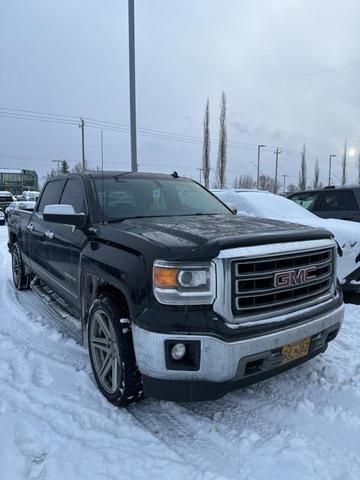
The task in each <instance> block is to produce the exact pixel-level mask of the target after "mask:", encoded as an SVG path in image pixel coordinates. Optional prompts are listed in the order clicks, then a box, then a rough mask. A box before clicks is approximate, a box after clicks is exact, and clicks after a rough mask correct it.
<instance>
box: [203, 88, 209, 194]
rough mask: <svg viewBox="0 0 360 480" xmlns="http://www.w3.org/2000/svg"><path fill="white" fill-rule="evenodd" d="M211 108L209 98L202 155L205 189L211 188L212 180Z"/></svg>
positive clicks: (205, 116)
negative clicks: (210, 179) (210, 181)
mask: <svg viewBox="0 0 360 480" xmlns="http://www.w3.org/2000/svg"><path fill="white" fill-rule="evenodd" d="M209 121H210V107H209V98H208V99H207V102H206V108H205V115H204V140H203V155H202V169H203V172H204V181H205V187H206V188H209V178H210V127H209Z"/></svg>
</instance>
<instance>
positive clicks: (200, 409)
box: [0, 227, 360, 480]
mask: <svg viewBox="0 0 360 480" xmlns="http://www.w3.org/2000/svg"><path fill="white" fill-rule="evenodd" d="M6 241H7V230H6V228H5V227H0V479H1V480H22V479H51V480H70V479H71V480H75V479H76V480H79V479H80V480H83V479H91V480H105V479H106V480H111V479H114V480H115V479H116V480H121V479H131V480H132V479H149V478H152V479H171V480H175V479H179V480H180V479H181V480H184V479H186V480H187V479H206V480H210V479H264V480H265V479H266V480H268V479H273V478H277V479H278V480H282V479H291V480H296V479H301V480H304V479H312V480H314V479H316V480H321V479H339V480H340V479H347V480H350V479H354V480H355V479H356V480H358V479H359V478H360V307H358V306H355V305H347V306H346V318H345V324H344V327H343V330H342V332H341V334H340V336H339V337H338V339H336V340H335V342H333V344H331V346H330V347H329V349H328V351H327V352H326V353H325V354H323V355H321V356H320V357H317V358H315V359H313V360H312V361H310V362H309V363H307V364H305V365H303V366H301V367H298V368H296V369H295V370H292V371H290V372H288V373H285V374H283V375H281V376H279V377H276V378H273V379H270V380H268V381H266V382H264V383H262V384H259V385H256V386H253V387H251V388H247V389H245V390H242V391H239V392H236V393H234V394H230V395H228V396H227V397H225V398H224V399H222V400H218V401H216V402H206V403H200V404H183V405H179V404H175V403H170V402H158V401H154V400H146V401H145V402H143V403H141V404H139V405H137V406H131V407H130V408H129V409H127V410H119V409H117V408H115V407H113V406H112V405H110V404H109V403H107V402H106V401H105V400H104V399H103V397H102V396H101V394H100V393H99V392H98V390H97V388H96V386H95V384H94V382H93V380H92V377H91V374H90V369H89V362H88V356H87V352H86V350H85V349H84V348H83V347H81V346H80V345H78V344H77V343H76V342H75V340H74V339H72V338H70V337H69V335H67V334H66V332H64V330H63V329H62V328H61V327H60V326H59V328H57V325H56V321H54V319H52V318H51V316H48V315H44V314H43V313H42V311H41V309H39V307H38V302H39V301H38V300H37V299H35V295H34V293H31V292H26V293H18V292H15V291H14V289H13V286H12V282H11V274H10V256H9V254H8V252H7V247H6ZM24 299H26V302H24Z"/></svg>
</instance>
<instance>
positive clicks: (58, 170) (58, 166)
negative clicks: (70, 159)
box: [51, 160, 62, 175]
mask: <svg viewBox="0 0 360 480" xmlns="http://www.w3.org/2000/svg"><path fill="white" fill-rule="evenodd" d="M51 161H52V162H54V163H57V173H58V175H60V163H61V162H62V160H51Z"/></svg>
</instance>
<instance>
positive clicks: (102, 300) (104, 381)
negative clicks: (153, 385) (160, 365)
mask: <svg viewBox="0 0 360 480" xmlns="http://www.w3.org/2000/svg"><path fill="white" fill-rule="evenodd" d="M88 318H89V321H88V328H87V331H88V347H89V356H90V362H91V367H92V371H93V374H94V377H95V381H96V383H97V385H98V387H99V389H100V391H101V393H102V394H103V395H104V396H105V397H106V398H107V400H108V401H109V402H111V403H113V404H114V405H116V406H119V407H123V406H126V405H128V404H130V403H133V402H138V401H140V400H142V399H143V398H144V394H143V385H142V378H141V374H140V372H139V370H138V368H137V365H136V359H135V352H134V345H133V340H132V333H131V322H130V320H129V314H128V312H127V309H126V308H124V307H123V306H121V305H120V304H119V302H117V301H116V299H115V297H113V296H112V295H100V296H99V297H98V298H96V299H95V301H94V302H93V304H92V305H91V308H90V311H89V317H88ZM108 338H111V339H112V340H111V341H108ZM95 339H96V340H95ZM110 363H111V365H110ZM105 371H106V374H105ZM104 374H105V375H104Z"/></svg>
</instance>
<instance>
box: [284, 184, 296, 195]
mask: <svg viewBox="0 0 360 480" xmlns="http://www.w3.org/2000/svg"><path fill="white" fill-rule="evenodd" d="M286 190H287V193H293V192H297V191H298V187H297V186H296V185H295V184H294V183H289V185H288V186H287V189H286Z"/></svg>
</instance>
